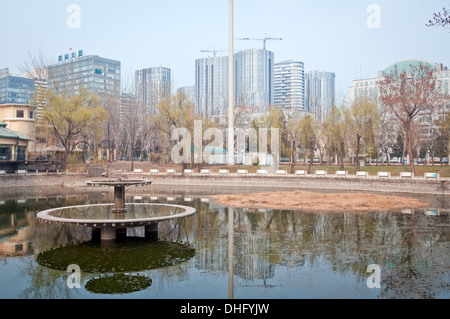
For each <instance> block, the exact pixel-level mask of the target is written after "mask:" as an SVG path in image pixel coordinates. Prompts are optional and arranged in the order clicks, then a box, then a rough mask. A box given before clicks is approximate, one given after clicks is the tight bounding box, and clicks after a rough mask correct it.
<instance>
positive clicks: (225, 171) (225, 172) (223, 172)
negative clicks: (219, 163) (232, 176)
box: [219, 169, 230, 175]
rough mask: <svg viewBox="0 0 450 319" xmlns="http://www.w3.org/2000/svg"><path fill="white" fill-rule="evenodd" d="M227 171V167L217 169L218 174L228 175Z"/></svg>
mask: <svg viewBox="0 0 450 319" xmlns="http://www.w3.org/2000/svg"><path fill="white" fill-rule="evenodd" d="M229 172H230V171H229V170H227V169H219V174H220V175H228V173H229Z"/></svg>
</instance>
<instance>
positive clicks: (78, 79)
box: [47, 50, 121, 98]
mask: <svg viewBox="0 0 450 319" xmlns="http://www.w3.org/2000/svg"><path fill="white" fill-rule="evenodd" d="M120 72H121V71H120V61H116V60H112V59H107V58H102V57H99V56H97V55H88V56H84V55H83V53H82V51H81V50H80V51H79V52H78V55H75V54H73V55H72V57H71V58H68V56H67V55H66V59H64V60H63V59H62V57H61V56H60V58H59V63H57V64H53V65H50V66H48V67H47V76H48V80H47V81H48V82H47V84H48V87H49V88H50V89H52V90H55V91H57V92H65V93H66V94H70V95H71V94H73V95H76V94H78V93H79V90H80V88H85V89H86V90H87V91H88V92H89V93H90V94H96V95H98V96H99V97H100V98H102V95H113V96H115V97H117V98H119V97H120V89H121V87H120Z"/></svg>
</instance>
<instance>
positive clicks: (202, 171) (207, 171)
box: [200, 169, 211, 175]
mask: <svg viewBox="0 0 450 319" xmlns="http://www.w3.org/2000/svg"><path fill="white" fill-rule="evenodd" d="M200 174H203V175H209V174H211V170H209V169H202V170H200Z"/></svg>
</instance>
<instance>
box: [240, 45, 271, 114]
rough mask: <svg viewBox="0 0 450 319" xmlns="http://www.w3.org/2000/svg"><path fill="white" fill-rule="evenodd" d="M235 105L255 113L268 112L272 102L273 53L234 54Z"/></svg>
mask: <svg viewBox="0 0 450 319" xmlns="http://www.w3.org/2000/svg"><path fill="white" fill-rule="evenodd" d="M235 73H236V79H235V81H236V82H235V83H236V90H235V91H236V105H237V106H244V107H250V108H253V110H254V111H257V112H266V111H268V110H270V108H271V107H272V105H273V102H274V53H273V52H271V51H268V50H262V49H250V50H244V51H240V52H238V53H236V54H235Z"/></svg>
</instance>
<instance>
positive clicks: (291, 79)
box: [274, 60, 305, 111]
mask: <svg viewBox="0 0 450 319" xmlns="http://www.w3.org/2000/svg"><path fill="white" fill-rule="evenodd" d="M274 95H275V96H274V105H275V106H277V107H280V108H282V109H289V110H301V111H304V110H305V68H304V63H303V62H299V61H291V60H290V61H283V62H279V63H275V74H274Z"/></svg>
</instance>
